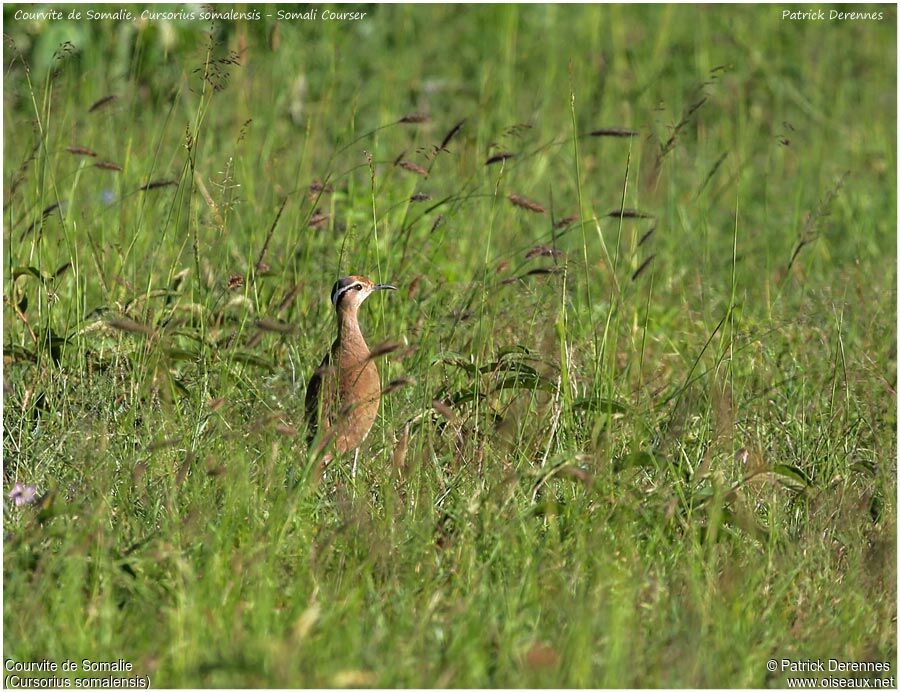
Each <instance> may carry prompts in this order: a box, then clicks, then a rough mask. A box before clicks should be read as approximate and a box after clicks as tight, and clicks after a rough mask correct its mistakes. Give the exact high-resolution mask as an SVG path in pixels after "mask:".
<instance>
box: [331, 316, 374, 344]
mask: <svg viewBox="0 0 900 692" xmlns="http://www.w3.org/2000/svg"><path fill="white" fill-rule="evenodd" d="M337 318H338V342H339V343H340V344H341V345H343V346H344V348H350V349H364V350H365V351H366V352H368V350H369V347H368V346H367V345H366V340H365V339H364V338H363V335H362V331H360V328H359V320H357V311H356V310H355V309H348V310H341V311H340V312H338V316H337Z"/></svg>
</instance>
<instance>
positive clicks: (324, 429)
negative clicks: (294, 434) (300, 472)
mask: <svg viewBox="0 0 900 692" xmlns="http://www.w3.org/2000/svg"><path fill="white" fill-rule="evenodd" d="M386 290H387V291H396V290H397V287H396V286H392V285H390V284H377V283H375V282H374V281H372V280H371V279H369V278H367V277H365V276H345V277H343V278H342V279H338V280H337V281H336V282H335V284H334V287H333V288H332V289H331V304H332V305H333V306H334V310H335V313H336V316H337V338H336V339H335V340H334V344H332V346H331V350H330V351H329V352H328V353H326V354H325V357H324V358H323V359H322V363H321V365H320V366H319V367H318V369H317V370H316V371H315V372H314V373H313V375H312V377H311V378H310V380H309V383H308V384H307V385H306V402H305V403H306V422H307V441H308V442H309V444H310V448H311V449H312V444H313V442H314V441H315V440H316V437H318V438H319V442H318V445H317V446H316V448H315V449H316V451H317V452H321V451H322V450H324V449H325V448H326V447H328V446H329V445H330V444H332V443H333V447H332V450H333V452H334V453H335V454H345V453H347V452H351V451H352V452H354V455H353V467H352V470H351V476H352V477H354V478H355V477H356V469H357V463H358V461H359V446H360V445H361V444H362V442H363V440H365V439H366V436H367V435H368V434H369V430H371V429H372V424H373V423H374V422H375V417H376V416H377V415H378V407H379V405H380V404H381V380H380V378H379V376H378V368H377V366H376V365H375V361H374V360H373V359H372V357H371V352H370V351H369V346H368V344H366V339H365V337H363V334H362V331H361V330H360V328H359V321H358V312H359V306H360V305H362V304H363V302H364V301H365V300H366V298H368V297H369V296H370V295H372V294H373V293H375V292H376V291H386ZM331 458H332V457H331V456H330V455H327V456H326V457H325V458H324V462H323V463H328V461H330V460H331Z"/></svg>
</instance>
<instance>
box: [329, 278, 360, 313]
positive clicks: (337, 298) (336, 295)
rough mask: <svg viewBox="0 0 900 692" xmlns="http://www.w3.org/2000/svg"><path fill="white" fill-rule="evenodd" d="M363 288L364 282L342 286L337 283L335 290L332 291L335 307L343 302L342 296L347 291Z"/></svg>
mask: <svg viewBox="0 0 900 692" xmlns="http://www.w3.org/2000/svg"><path fill="white" fill-rule="evenodd" d="M362 288H363V287H362V284H359V283H356V284H351V285H349V286H343V287H340V286H338V285H337V284H336V285H335V287H334V290H333V291H332V293H331V302H332V303H333V304H334V305H335V307H337V304H338V303H340V302H341V298H343V297H344V294H345V293H347V291H351V290H352V291H361V290H362Z"/></svg>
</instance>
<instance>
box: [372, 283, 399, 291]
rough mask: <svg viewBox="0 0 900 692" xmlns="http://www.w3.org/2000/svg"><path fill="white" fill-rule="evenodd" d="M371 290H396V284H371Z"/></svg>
mask: <svg viewBox="0 0 900 692" xmlns="http://www.w3.org/2000/svg"><path fill="white" fill-rule="evenodd" d="M372 290H373V291H396V290H397V287H396V286H391V285H390V284H375V285H374V286H372Z"/></svg>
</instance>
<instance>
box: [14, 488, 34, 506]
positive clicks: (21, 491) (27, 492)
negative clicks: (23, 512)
mask: <svg viewBox="0 0 900 692" xmlns="http://www.w3.org/2000/svg"><path fill="white" fill-rule="evenodd" d="M9 499H10V500H12V501H13V502H15V503H16V507H21V506H22V505H30V504H33V503H34V502H36V501H37V488H36V487H35V486H33V485H24V484H22V483H16V484H15V485H14V486H13V489H12V490H10V491H9Z"/></svg>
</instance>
